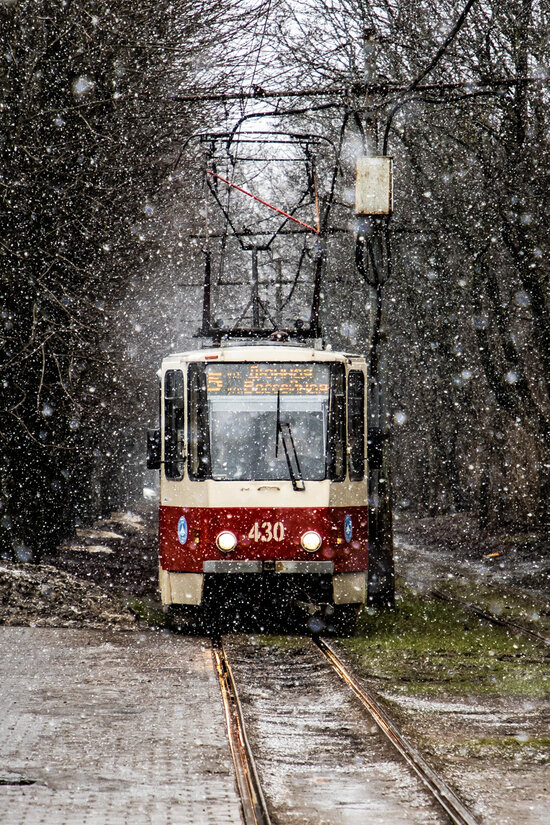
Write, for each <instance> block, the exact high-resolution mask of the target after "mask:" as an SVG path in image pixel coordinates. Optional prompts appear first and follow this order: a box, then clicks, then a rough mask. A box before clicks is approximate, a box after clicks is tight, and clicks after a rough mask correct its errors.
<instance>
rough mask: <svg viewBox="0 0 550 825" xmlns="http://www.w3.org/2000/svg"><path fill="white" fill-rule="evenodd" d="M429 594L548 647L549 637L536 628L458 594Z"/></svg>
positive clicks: (434, 591) (432, 592)
mask: <svg viewBox="0 0 550 825" xmlns="http://www.w3.org/2000/svg"><path fill="white" fill-rule="evenodd" d="M431 595H432V596H433V598H435V599H439V600H440V601H444V602H448V603H449V604H455V605H457V606H459V607H461V608H462V609H463V610H465V611H466V612H468V613H471V614H473V615H474V616H478V617H479V618H480V619H485V621H487V622H490V623H491V624H496V625H499V626H501V627H506V628H508V629H509V630H511V631H512V632H513V633H516V634H519V635H521V636H526V637H527V638H529V639H531V640H534V641H536V642H540V643H541V644H544V645H546V647H550V639H548V638H546V637H545V636H543V635H542V633H537V632H536V630H531V629H530V628H528V627H525V626H524V625H521V624H519V623H518V622H514V621H512V620H511V619H506V618H504V617H503V616H497V615H496V613H492V612H491V611H490V610H487V609H486V608H484V607H481V606H480V605H478V604H476V603H475V602H471V601H468V600H466V599H461V598H460V597H459V596H451V595H449V594H448V593H444V592H443V591H442V590H437V589H434V590H432V591H431Z"/></svg>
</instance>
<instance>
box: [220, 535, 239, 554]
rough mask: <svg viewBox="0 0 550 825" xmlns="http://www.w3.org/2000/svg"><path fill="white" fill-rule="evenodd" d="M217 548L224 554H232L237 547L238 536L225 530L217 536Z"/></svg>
mask: <svg viewBox="0 0 550 825" xmlns="http://www.w3.org/2000/svg"><path fill="white" fill-rule="evenodd" d="M216 546H217V548H218V550H221V551H222V553H231V551H232V550H234V549H235V547H236V546H237V536H236V535H235V534H234V533H232V532H231V531H230V530H224V531H223V532H222V533H218V535H217V536H216Z"/></svg>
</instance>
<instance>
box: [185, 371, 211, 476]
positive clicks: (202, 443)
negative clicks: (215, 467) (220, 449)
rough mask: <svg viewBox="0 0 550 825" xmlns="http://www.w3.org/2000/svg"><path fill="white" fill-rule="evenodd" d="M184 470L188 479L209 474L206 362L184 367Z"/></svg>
mask: <svg viewBox="0 0 550 825" xmlns="http://www.w3.org/2000/svg"><path fill="white" fill-rule="evenodd" d="M187 472H188V474H189V479H190V480H191V481H204V480H205V479H207V478H210V477H211V475H212V473H211V461H210V423H209V420H208V392H207V388H206V364H202V363H195V364H189V366H188V368H187Z"/></svg>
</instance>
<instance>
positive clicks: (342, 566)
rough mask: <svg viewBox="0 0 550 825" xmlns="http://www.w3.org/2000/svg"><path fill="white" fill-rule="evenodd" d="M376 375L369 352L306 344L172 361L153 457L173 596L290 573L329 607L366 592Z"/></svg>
mask: <svg viewBox="0 0 550 825" xmlns="http://www.w3.org/2000/svg"><path fill="white" fill-rule="evenodd" d="M365 383H366V363H365V359H364V358H362V357H360V356H357V355H346V354H343V353H336V352H330V351H325V350H319V349H313V348H310V347H309V346H305V345H290V344H288V343H281V344H277V343H271V342H268V343H267V344H266V345H261V344H254V345H249V346H235V345H232V344H226V345H222V346H219V347H212V348H209V349H204V350H200V351H196V352H186V353H182V354H175V355H170V356H169V357H167V358H165V359H164V361H163V363H162V369H161V372H160V384H161V387H160V390H161V392H160V399H161V402H160V403H161V409H160V430H154V431H150V432H149V456H148V466H149V467H152V468H158V469H161V473H160V524H159V539H160V554H159V560H160V591H161V596H162V602H163V604H164V605H200V604H201V603H202V602H203V601H204V598H205V592H206V590H207V589H209V588H210V589H211V588H212V586H213V585H214V586H216V585H217V584H220V583H221V577H223V578H224V580H225V581H228V580H229V577H237V576H239V577H240V581H249V582H253V581H257V579H258V578H261V580H262V582H263V583H264V584H268V585H269V584H271V585H272V586H273V588H272V591H273V592H275V593H278V592H282V587H283V586H284V585H287V584H288V585H290V584H292V587H293V588H294V590H295V592H298V593H301V594H303V595H304V598H305V599H306V600H309V601H311V602H313V603H316V604H319V605H320V606H321V608H323V609H325V610H326V611H328V614H329V615H330V614H331V613H332V614H336V615H338V613H345V612H346V611H347V612H348V613H349V611H350V610H351V611H352V612H353V608H352V605H355V606H358V605H360V604H363V603H364V602H365V601H366V596H367V569H368V489H367V473H366V464H365V455H366V426H367V425H366V401H365V398H366V396H365ZM219 592H220V593H222V592H223V588H220V591H219ZM275 600H276V599H275Z"/></svg>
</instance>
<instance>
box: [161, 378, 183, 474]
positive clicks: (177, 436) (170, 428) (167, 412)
mask: <svg viewBox="0 0 550 825" xmlns="http://www.w3.org/2000/svg"><path fill="white" fill-rule="evenodd" d="M184 421H185V419H184V413H183V373H182V371H181V370H168V371H167V372H166V374H165V376H164V472H165V474H166V478H171V479H174V480H176V481H179V480H181V478H182V477H183V467H184V459H183V444H184Z"/></svg>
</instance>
